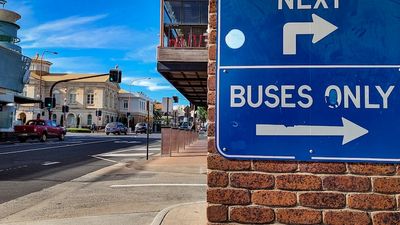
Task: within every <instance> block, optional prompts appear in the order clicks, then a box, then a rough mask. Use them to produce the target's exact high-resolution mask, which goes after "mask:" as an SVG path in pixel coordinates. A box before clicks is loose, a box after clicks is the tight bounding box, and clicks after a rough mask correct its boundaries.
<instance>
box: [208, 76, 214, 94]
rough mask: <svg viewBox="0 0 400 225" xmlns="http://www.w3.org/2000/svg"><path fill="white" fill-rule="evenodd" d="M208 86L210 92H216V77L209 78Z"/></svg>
mask: <svg viewBox="0 0 400 225" xmlns="http://www.w3.org/2000/svg"><path fill="white" fill-rule="evenodd" d="M207 86H208V90H209V91H215V76H214V75H212V76H208V80H207Z"/></svg>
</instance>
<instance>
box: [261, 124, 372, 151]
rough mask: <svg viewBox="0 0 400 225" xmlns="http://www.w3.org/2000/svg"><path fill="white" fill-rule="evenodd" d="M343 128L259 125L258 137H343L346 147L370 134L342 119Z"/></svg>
mask: <svg viewBox="0 0 400 225" xmlns="http://www.w3.org/2000/svg"><path fill="white" fill-rule="evenodd" d="M342 122H343V126H340V127H339V126H337V127H336V126H293V127H286V126H284V125H269V124H257V125H256V135H257V136H343V142H342V145H345V144H347V143H349V142H351V141H353V140H355V139H357V138H359V137H361V136H364V135H366V134H367V133H368V130H367V129H364V128H363V127H360V126H358V125H357V124H355V123H353V122H351V121H350V120H347V119H345V118H342Z"/></svg>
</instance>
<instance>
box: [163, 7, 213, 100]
mask: <svg viewBox="0 0 400 225" xmlns="http://www.w3.org/2000/svg"><path fill="white" fill-rule="evenodd" d="M161 15H162V16H161V26H160V34H162V35H160V46H159V47H158V49H157V61H158V64H157V69H158V71H159V72H160V73H161V74H162V75H163V76H164V77H165V78H166V79H167V80H168V81H169V82H170V83H171V84H172V85H173V86H174V87H175V88H176V89H177V90H178V91H180V92H181V93H182V94H183V95H184V96H185V97H186V98H187V99H188V100H189V101H190V102H191V103H193V104H195V105H198V106H205V105H206V103H207V62H208V49H207V38H208V35H207V27H208V0H161Z"/></svg>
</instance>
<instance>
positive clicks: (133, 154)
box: [99, 153, 154, 157]
mask: <svg viewBox="0 0 400 225" xmlns="http://www.w3.org/2000/svg"><path fill="white" fill-rule="evenodd" d="M149 155H154V153H149ZM99 156H102V157H138V156H146V153H125V154H113V153H107V154H101V155H99Z"/></svg>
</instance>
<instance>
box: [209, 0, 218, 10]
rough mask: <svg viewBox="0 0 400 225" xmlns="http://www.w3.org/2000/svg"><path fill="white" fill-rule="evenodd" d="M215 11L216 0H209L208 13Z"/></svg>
mask: <svg viewBox="0 0 400 225" xmlns="http://www.w3.org/2000/svg"><path fill="white" fill-rule="evenodd" d="M216 12H217V0H210V4H209V11H208V13H216Z"/></svg>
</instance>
